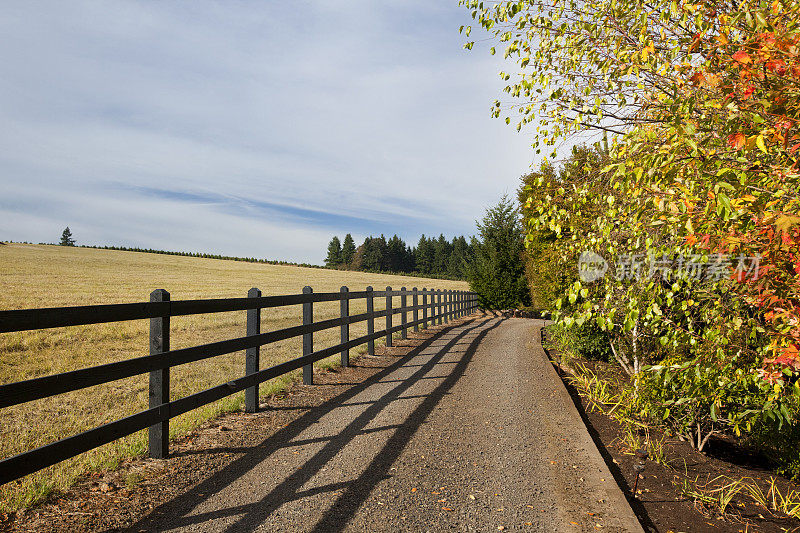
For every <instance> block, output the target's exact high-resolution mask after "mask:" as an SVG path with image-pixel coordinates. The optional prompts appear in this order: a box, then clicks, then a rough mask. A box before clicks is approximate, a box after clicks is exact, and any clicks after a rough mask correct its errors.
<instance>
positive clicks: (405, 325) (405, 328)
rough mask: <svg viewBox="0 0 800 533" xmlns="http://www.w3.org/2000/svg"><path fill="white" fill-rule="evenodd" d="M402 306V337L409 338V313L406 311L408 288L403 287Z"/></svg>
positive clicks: (401, 293)
mask: <svg viewBox="0 0 800 533" xmlns="http://www.w3.org/2000/svg"><path fill="white" fill-rule="evenodd" d="M400 291H401V292H400V308H401V309H403V312H402V313H400V325H401V326H402V328H403V329H401V330H400V338H401V339H407V338H408V313H406V311H405V309H406V305H407V304H408V298H407V297H406V292H407V291H406V288H405V287H403V288H401V289H400Z"/></svg>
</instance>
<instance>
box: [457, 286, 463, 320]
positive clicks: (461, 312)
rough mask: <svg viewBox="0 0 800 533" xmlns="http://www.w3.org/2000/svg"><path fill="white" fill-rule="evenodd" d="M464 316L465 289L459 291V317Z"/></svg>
mask: <svg viewBox="0 0 800 533" xmlns="http://www.w3.org/2000/svg"><path fill="white" fill-rule="evenodd" d="M462 316H464V291H458V318H461V317H462Z"/></svg>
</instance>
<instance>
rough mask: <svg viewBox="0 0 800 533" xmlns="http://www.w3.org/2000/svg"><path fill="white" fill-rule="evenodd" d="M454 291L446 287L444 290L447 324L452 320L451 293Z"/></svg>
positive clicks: (445, 320) (445, 321) (445, 319)
mask: <svg viewBox="0 0 800 533" xmlns="http://www.w3.org/2000/svg"><path fill="white" fill-rule="evenodd" d="M451 294H452V291H450V290H448V289H445V291H444V323H445V324H447V323H448V322H449V321H450V295H451Z"/></svg>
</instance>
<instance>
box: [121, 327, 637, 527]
mask: <svg viewBox="0 0 800 533" xmlns="http://www.w3.org/2000/svg"><path fill="white" fill-rule="evenodd" d="M542 324H543V323H542V321H538V320H528V319H505V320H503V319H498V318H487V317H478V318H474V319H472V320H468V321H465V322H464V323H463V324H461V325H458V326H456V327H454V328H450V329H448V330H446V331H445V332H443V333H442V334H441V335H439V336H437V337H435V338H434V340H433V342H429V343H426V344H424V345H423V346H422V347H421V348H420V349H419V350H417V351H416V352H412V353H411V354H410V355H409V356H406V357H404V358H403V359H401V360H400V361H399V362H400V364H397V365H393V366H392V367H389V368H387V369H386V371H385V372H383V373H382V374H379V375H378V378H377V379H375V380H373V381H372V382H371V383H369V385H368V386H364V387H361V388H359V389H357V392H355V393H354V394H352V395H351V396H350V397H349V398H347V399H346V400H345V401H344V402H342V403H341V404H339V405H337V406H336V407H334V408H328V409H324V410H321V411H320V413H319V416H318V417H315V416H313V413H314V411H313V410H312V411H311V412H310V413H312V417H311V419H312V423H305V424H303V425H302V426H301V427H298V428H296V430H294V431H288V429H287V431H285V432H284V433H285V434H286V437H285V439H284V440H283V441H282V442H279V443H277V444H273V445H272V446H271V447H270V449H269V450H264V451H263V452H262V453H260V454H258V455H259V457H258V460H257V461H256V460H253V459H252V456H251V458H250V459H249V460H248V461H246V462H243V463H242V464H240V465H238V466H237V464H236V463H234V464H233V465H232V468H238V470H237V471H236V472H235V475H233V476H231V475H226V476H214V477H212V478H210V479H208V480H206V481H205V482H203V483H202V484H201V486H198V487H195V489H193V490H192V493H191V494H186V495H184V496H182V497H180V498H176V499H175V500H173V501H172V502H168V503H165V504H164V505H162V506H160V507H159V508H157V509H156V510H155V511H154V512H153V513H152V514H151V515H150V516H149V517H147V518H145V519H144V520H142V521H140V522H139V523H138V524H136V525H135V527H134V528H133V529H132V530H133V531H142V530H146V531H150V530H159V531H204V532H205V531H290V532H294V531H315V532H325V533H328V532H338V531H431V532H439V531H498V530H499V531H559V532H568V531H589V530H592V531H596V530H603V531H642V529H641V526H640V525H639V523H638V521H637V520H636V517H635V516H634V514H633V512H632V510H631V508H630V506H629V505H628V503H627V501H626V500H625V497H624V495H623V494H622V492H621V491H620V490H619V488H618V487H617V485H616V484H615V482H614V478H613V477H612V476H611V474H610V473H609V471H608V469H607V467H606V466H605V464H604V463H603V460H602V458H601V456H600V454H599V452H598V451H597V448H596V447H595V445H594V443H593V442H592V440H591V438H590V437H589V434H588V433H587V430H586V428H585V426H584V425H583V422H582V421H581V418H580V416H579V414H578V412H577V410H576V409H575V407H574V405H573V403H572V401H571V399H570V397H569V395H568V394H567V392H566V390H565V389H564V386H563V385H562V383H561V381H560V379H559V378H558V376H557V374H556V373H555V371H554V369H553V368H552V365H551V364H550V362H549V361H548V360H547V357H546V355H545V354H544V351H543V350H542V348H541V343H540V338H541V337H540V330H541V327H542ZM289 429H291V428H289ZM229 470H230V469H229Z"/></svg>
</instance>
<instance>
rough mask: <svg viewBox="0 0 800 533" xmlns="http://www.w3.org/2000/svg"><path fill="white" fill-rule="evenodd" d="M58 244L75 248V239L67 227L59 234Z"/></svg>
mask: <svg viewBox="0 0 800 533" xmlns="http://www.w3.org/2000/svg"><path fill="white" fill-rule="evenodd" d="M59 244H60V245H61V246H75V239H73V238H72V232H71V231H70V229H69V226H67V227H66V228H64V231H63V232H62V233H61V242H60V243H59Z"/></svg>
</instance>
